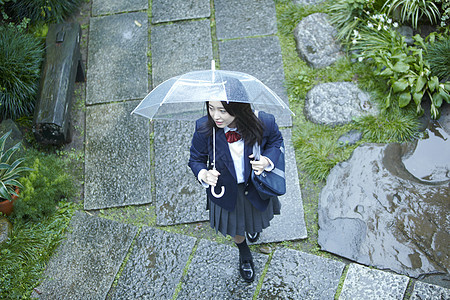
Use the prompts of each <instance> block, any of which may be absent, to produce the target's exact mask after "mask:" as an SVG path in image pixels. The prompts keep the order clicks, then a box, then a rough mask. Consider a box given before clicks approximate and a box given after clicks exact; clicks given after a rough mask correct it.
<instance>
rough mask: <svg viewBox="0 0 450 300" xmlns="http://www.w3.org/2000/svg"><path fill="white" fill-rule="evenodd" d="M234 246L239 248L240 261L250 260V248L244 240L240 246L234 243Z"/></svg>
mask: <svg viewBox="0 0 450 300" xmlns="http://www.w3.org/2000/svg"><path fill="white" fill-rule="evenodd" d="M235 244H236V246H237V247H238V248H239V256H240V257H241V258H242V260H252V259H253V257H252V253H251V252H250V248H249V247H248V245H247V241H246V240H245V239H244V241H243V242H242V243H240V244H238V243H235Z"/></svg>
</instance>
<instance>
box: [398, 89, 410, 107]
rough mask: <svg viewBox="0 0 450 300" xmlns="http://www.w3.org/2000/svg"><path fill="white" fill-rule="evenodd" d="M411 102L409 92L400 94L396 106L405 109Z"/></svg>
mask: <svg viewBox="0 0 450 300" xmlns="http://www.w3.org/2000/svg"><path fill="white" fill-rule="evenodd" d="M410 101H411V94H410V93H409V92H406V93H401V94H400V97H399V101H398V106H400V107H405V106H406V105H408V104H409V102H410Z"/></svg>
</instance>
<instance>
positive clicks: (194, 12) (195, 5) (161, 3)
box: [152, 0, 211, 24]
mask: <svg viewBox="0 0 450 300" xmlns="http://www.w3.org/2000/svg"><path fill="white" fill-rule="evenodd" d="M209 16H211V8H210V3H209V0H183V1H173V0H153V2H152V23H154V24H155V23H162V22H169V21H179V20H189V19H199V18H208V17H209Z"/></svg>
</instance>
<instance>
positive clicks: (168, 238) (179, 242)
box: [111, 227, 195, 299]
mask: <svg viewBox="0 0 450 300" xmlns="http://www.w3.org/2000/svg"><path fill="white" fill-rule="evenodd" d="M194 245H195V238H193V237H188V236H183V235H179V234H173V233H168V232H166V231H163V230H158V229H155V228H152V227H143V229H142V231H141V233H140V234H139V236H138V237H137V239H136V244H135V245H134V247H133V250H132V252H131V254H130V257H129V258H128V260H127V264H126V265H125V268H124V270H123V272H122V274H121V276H120V278H119V281H118V284H117V287H115V288H114V289H113V292H112V293H111V299H172V297H173V293H174V292H175V288H176V286H177V284H178V282H179V281H180V279H181V276H182V273H183V269H184V267H185V265H186V263H187V261H188V259H189V255H190V254H191V252H192V248H193V247H194Z"/></svg>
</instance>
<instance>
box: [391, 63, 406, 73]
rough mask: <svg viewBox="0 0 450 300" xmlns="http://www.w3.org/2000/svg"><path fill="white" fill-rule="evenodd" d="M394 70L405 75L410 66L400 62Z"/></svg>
mask: <svg viewBox="0 0 450 300" xmlns="http://www.w3.org/2000/svg"><path fill="white" fill-rule="evenodd" d="M392 70H394V71H395V72H398V73H405V72H407V71H408V70H409V65H407V64H405V63H404V62H401V61H399V62H397V63H396V64H395V65H394V66H393V67H392Z"/></svg>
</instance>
